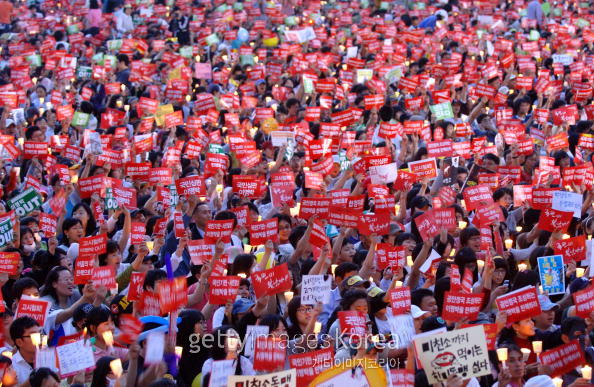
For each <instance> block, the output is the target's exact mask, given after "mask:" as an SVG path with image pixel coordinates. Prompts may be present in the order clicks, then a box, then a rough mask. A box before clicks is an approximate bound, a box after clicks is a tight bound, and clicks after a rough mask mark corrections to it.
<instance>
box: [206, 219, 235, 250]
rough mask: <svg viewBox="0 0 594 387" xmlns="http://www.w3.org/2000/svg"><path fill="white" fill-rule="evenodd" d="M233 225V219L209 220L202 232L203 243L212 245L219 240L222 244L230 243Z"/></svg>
mask: <svg viewBox="0 0 594 387" xmlns="http://www.w3.org/2000/svg"><path fill="white" fill-rule="evenodd" d="M233 223H234V220H233V219H227V220H209V221H208V223H206V228H205V230H204V243H208V244H213V245H214V244H216V243H217V241H218V240H219V239H221V240H222V241H223V242H224V243H231V234H232V233H233Z"/></svg>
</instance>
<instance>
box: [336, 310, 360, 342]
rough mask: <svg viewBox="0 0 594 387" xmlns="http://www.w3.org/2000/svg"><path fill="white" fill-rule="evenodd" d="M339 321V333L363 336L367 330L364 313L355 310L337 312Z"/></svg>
mask: <svg viewBox="0 0 594 387" xmlns="http://www.w3.org/2000/svg"><path fill="white" fill-rule="evenodd" d="M338 320H339V322H340V330H341V331H340V334H345V333H346V334H347V335H349V336H351V337H355V336H358V337H364V336H365V333H366V332H367V323H366V320H365V315H364V314H363V313H362V312H357V311H355V310H346V311H344V310H343V311H340V312H338Z"/></svg>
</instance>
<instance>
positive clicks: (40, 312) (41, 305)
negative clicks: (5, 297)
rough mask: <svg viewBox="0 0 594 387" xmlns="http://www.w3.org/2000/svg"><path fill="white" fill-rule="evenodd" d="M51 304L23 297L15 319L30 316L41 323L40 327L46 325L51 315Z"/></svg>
mask: <svg viewBox="0 0 594 387" xmlns="http://www.w3.org/2000/svg"><path fill="white" fill-rule="evenodd" d="M49 308H50V302H49V301H44V300H41V299H38V298H32V297H28V296H22V297H21V299H20V301H19V303H18V307H17V311H16V315H15V316H14V318H15V319H17V318H19V317H22V316H29V317H31V318H32V319H33V320H35V321H37V323H39V326H44V325H45V320H46V318H47V315H48V313H49Z"/></svg>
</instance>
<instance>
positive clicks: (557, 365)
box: [540, 339, 586, 377]
mask: <svg viewBox="0 0 594 387" xmlns="http://www.w3.org/2000/svg"><path fill="white" fill-rule="evenodd" d="M540 361H541V362H542V364H544V365H548V366H549V367H550V369H551V376H552V377H560V376H563V375H564V374H566V373H568V372H571V371H574V370H575V369H576V368H577V367H579V366H582V365H583V364H584V363H585V362H586V360H585V359H584V351H582V347H581V345H580V342H579V340H577V339H576V340H573V341H570V342H569V343H567V344H563V345H560V346H558V347H556V348H553V349H549V350H548V351H544V352H543V353H541V354H540Z"/></svg>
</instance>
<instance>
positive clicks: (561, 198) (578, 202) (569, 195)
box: [551, 191, 582, 218]
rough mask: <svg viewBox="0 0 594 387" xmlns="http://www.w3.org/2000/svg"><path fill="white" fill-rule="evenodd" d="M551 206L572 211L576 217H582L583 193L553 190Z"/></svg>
mask: <svg viewBox="0 0 594 387" xmlns="http://www.w3.org/2000/svg"><path fill="white" fill-rule="evenodd" d="M551 208H553V209H554V210H558V211H565V212H572V213H573V217H574V218H581V217H582V195H581V194H578V193H575V192H567V191H555V192H553V204H552V205H551Z"/></svg>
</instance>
